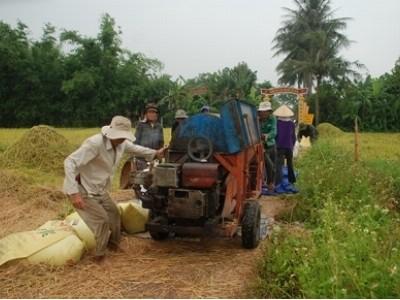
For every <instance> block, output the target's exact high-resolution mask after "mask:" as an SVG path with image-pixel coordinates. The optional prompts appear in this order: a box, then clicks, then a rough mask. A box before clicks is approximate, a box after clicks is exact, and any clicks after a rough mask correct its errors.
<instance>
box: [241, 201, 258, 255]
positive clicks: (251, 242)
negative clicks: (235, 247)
mask: <svg viewBox="0 0 400 300" xmlns="http://www.w3.org/2000/svg"><path fill="white" fill-rule="evenodd" d="M260 221H261V207H260V204H259V203H258V202H257V201H256V200H251V201H247V202H245V205H244V214H243V219H242V246H243V247H244V248H247V249H254V248H256V247H257V246H258V244H259V243H260Z"/></svg>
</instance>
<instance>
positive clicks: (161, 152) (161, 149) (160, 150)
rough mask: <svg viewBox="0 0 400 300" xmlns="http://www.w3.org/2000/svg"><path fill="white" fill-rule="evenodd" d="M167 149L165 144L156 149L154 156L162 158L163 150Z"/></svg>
mask: <svg viewBox="0 0 400 300" xmlns="http://www.w3.org/2000/svg"><path fill="white" fill-rule="evenodd" d="M167 149H168V145H166V146H164V147H162V148H160V149H158V150H157V152H156V157H157V158H158V159H162V158H163V157H164V156H165V151H166V150H167Z"/></svg>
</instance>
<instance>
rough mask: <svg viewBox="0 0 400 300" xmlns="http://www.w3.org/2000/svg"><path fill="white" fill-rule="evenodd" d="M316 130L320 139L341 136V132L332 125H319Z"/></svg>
mask: <svg viewBox="0 0 400 300" xmlns="http://www.w3.org/2000/svg"><path fill="white" fill-rule="evenodd" d="M317 130H318V133H319V135H320V136H322V137H339V136H341V135H342V134H343V131H342V130H341V129H340V128H338V127H336V126H334V125H332V124H331V123H321V124H319V125H318V126H317Z"/></svg>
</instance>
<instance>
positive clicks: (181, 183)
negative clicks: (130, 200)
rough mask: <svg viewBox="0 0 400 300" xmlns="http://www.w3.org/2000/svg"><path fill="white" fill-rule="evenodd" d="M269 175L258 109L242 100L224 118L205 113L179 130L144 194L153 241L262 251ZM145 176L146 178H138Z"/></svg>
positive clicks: (226, 106) (222, 112)
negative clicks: (186, 240) (227, 240)
mask: <svg viewBox="0 0 400 300" xmlns="http://www.w3.org/2000/svg"><path fill="white" fill-rule="evenodd" d="M263 172H264V154H263V144H262V142H261V139H260V128H259V125H258V120H257V111H256V108H255V107H254V106H253V105H251V104H249V103H247V102H245V101H241V100H231V101H229V102H227V103H225V104H224V105H223V107H222V108H221V110H220V115H219V116H215V115H211V114H204V113H200V114H197V115H194V116H192V117H190V118H188V119H186V120H185V121H184V122H183V123H181V124H180V125H179V127H178V128H177V129H176V131H175V133H174V135H173V137H172V140H171V143H170V147H169V150H168V153H167V155H166V161H165V163H161V164H158V165H157V166H155V167H154V168H153V170H152V176H153V178H152V179H153V180H152V184H151V186H149V187H148V189H147V191H146V192H144V193H140V198H141V200H142V205H143V207H144V208H148V209H149V210H150V219H149V221H148V223H147V224H146V228H147V229H148V230H149V232H150V235H151V236H152V238H153V239H156V240H160V239H164V238H167V237H168V235H169V233H171V232H173V233H175V234H176V235H190V236H193V235H195V236H197V235H214V234H223V235H224V236H229V237H233V236H234V235H235V234H237V233H238V231H239V230H241V238H242V245H243V247H245V248H255V247H257V245H258V243H259V240H260V217H261V216H260V213H261V207H260V204H259V203H258V202H257V200H256V199H257V198H258V197H259V195H260V192H261V188H262V178H263ZM137 176H140V175H137Z"/></svg>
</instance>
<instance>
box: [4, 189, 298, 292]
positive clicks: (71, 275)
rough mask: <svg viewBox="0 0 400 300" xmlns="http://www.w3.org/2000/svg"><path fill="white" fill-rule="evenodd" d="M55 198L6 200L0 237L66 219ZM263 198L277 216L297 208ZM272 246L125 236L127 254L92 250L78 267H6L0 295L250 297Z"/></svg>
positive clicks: (123, 196) (265, 210)
mask: <svg viewBox="0 0 400 300" xmlns="http://www.w3.org/2000/svg"><path fill="white" fill-rule="evenodd" d="M129 197H130V195H129V194H127V193H126V192H119V193H115V194H113V198H114V199H115V200H117V201H118V200H124V199H127V198H129ZM53 198H54V197H53ZM48 199H50V200H47V201H45V202H43V203H41V202H38V203H33V204H32V203H29V201H28V202H25V203H19V202H18V201H14V200H15V199H11V198H2V199H0V203H2V210H1V211H0V238H1V237H4V236H5V235H6V234H9V233H12V232H18V231H24V230H30V229H34V228H37V227H38V226H39V225H41V224H43V223H45V222H46V221H48V220H50V219H55V218H57V217H59V215H60V211H62V210H63V209H64V206H65V203H64V204H63V201H61V200H60V201H57V197H55V198H54V199H52V198H51V197H50V198H49V197H48ZM260 202H261V204H262V207H263V213H264V214H265V215H266V216H267V217H268V218H269V219H270V220H273V219H275V218H276V217H277V216H278V215H279V214H281V213H282V212H285V211H288V210H290V209H291V207H292V205H291V204H290V202H289V201H287V200H284V199H279V198H275V197H262V198H261V199H260ZM265 246H266V241H263V242H262V243H261V245H260V246H259V247H258V248H257V249H255V250H246V249H243V248H242V247H241V245H240V238H235V239H202V240H199V239H193V240H178V239H172V240H166V241H162V242H157V241H153V240H151V239H146V238H140V237H135V236H124V238H123V241H122V248H123V249H124V252H118V253H112V252H110V253H108V255H107V258H106V260H105V261H104V262H103V263H102V264H96V263H93V262H92V260H91V256H90V255H85V256H84V257H83V259H82V260H81V261H80V262H79V263H78V264H76V265H71V266H65V267H61V268H54V267H48V266H44V265H36V266H34V265H28V264H25V263H21V262H17V263H12V264H9V265H6V266H3V267H0V298H242V297H249V296H251V294H250V289H251V284H253V283H254V281H255V279H256V267H257V259H258V258H259V257H260V255H261V254H262V251H263V250H262V249H263V248H264V247H265Z"/></svg>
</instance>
